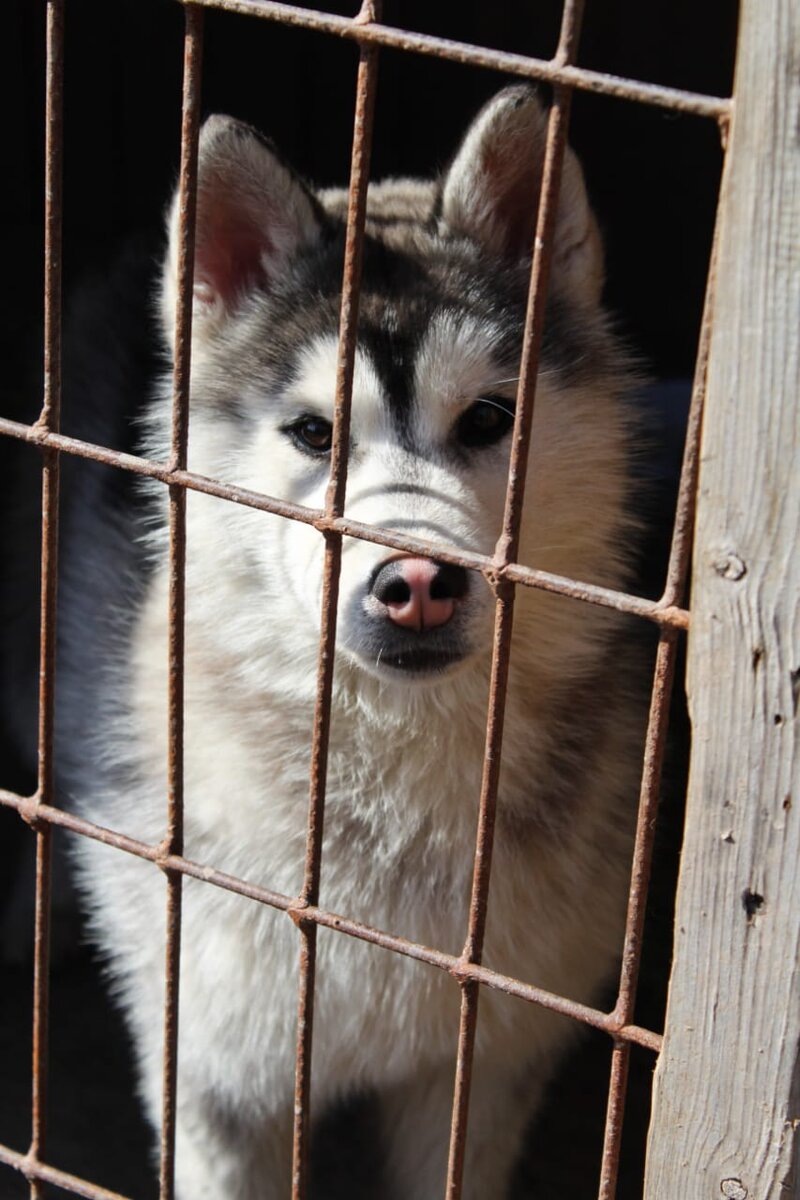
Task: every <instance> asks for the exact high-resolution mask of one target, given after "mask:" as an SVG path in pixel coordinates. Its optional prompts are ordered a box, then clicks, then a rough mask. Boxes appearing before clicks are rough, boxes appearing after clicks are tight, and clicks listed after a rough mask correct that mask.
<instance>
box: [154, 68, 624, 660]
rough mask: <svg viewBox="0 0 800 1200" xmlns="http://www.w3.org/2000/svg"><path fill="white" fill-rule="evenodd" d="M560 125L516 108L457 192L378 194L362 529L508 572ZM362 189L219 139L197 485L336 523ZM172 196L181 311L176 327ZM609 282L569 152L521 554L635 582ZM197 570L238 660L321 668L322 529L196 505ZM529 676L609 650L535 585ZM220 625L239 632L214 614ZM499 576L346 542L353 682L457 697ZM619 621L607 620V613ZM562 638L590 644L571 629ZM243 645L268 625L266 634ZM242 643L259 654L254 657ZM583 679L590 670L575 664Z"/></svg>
mask: <svg viewBox="0 0 800 1200" xmlns="http://www.w3.org/2000/svg"><path fill="white" fill-rule="evenodd" d="M545 134H546V114H545V113H544V111H543V109H542V108H541V106H540V104H539V101H538V100H537V98H536V96H535V94H534V93H533V92H532V91H531V90H530V89H528V88H524V87H514V88H509V89H507V90H505V91H503V92H501V93H500V94H499V95H498V96H496V97H495V98H494V99H493V100H492V101H491V102H490V103H489V104H488V105H487V106H486V107H485V108H484V109H483V111H482V112H481V113H480V114H479V115H478V117H477V118H476V120H475V121H474V122H473V124H472V125H471V127H470V128H469V129H468V131H467V133H466V136H465V137H464V140H463V142H462V143H461V146H460V148H459V149H458V151H457V153H456V155H455V157H454V160H453V162H452V164H451V166H450V167H449V169H448V170H447V171H446V172H445V173H444V175H443V177H442V178H441V180H439V181H438V182H437V183H421V182H419V181H413V180H402V179H401V180H389V181H387V182H385V183H383V184H379V185H373V187H372V188H371V191H370V201H369V209H368V220H367V237H366V241H365V245H364V262H363V273H362V283H361V298H360V305H359V319H358V345H357V351H356V356H355V368H354V376H353V384H352V416H351V428H350V446H349V466H348V482H347V502H346V513H345V515H346V517H347V518H350V519H352V520H353V521H358V522H365V523H369V524H372V525H378V526H381V527H383V528H388V529H389V530H393V531H396V532H400V533H403V534H408V535H411V536H413V537H415V538H419V539H424V540H425V541H427V542H432V543H437V544H446V545H448V546H451V547H454V548H455V549H456V550H463V551H467V552H478V553H480V554H485V555H491V554H492V553H493V552H494V549H495V545H496V542H497V538H498V536H499V533H500V529H501V523H502V514H503V503H504V496H505V489H506V476H507V471H508V463H509V454H510V446H511V438H512V429H513V424H514V406H515V398H516V390H517V379H518V376H519V370H520V365H519V364H520V354H521V348H522V329H523V322H524V314H525V305H526V297H527V288H528V276H529V270H530V257H531V250H532V243H533V235H534V228H535V221H536V211H537V203H538V196H539V191H540V187H541V176H542V170H543V163H544V146H545ZM344 211H345V197H344V194H343V193H342V192H338V191H324V192H319V193H314V192H312V191H311V190H310V189H309V188H307V187H306V186H305V184H304V183H303V182H302V181H301V180H300V179H299V178H298V177H297V176H296V175H295V174H294V172H293V171H292V170H291V169H290V168H289V167H288V166H287V165H286V164H285V163H284V162H283V160H282V159H281V158H280V157H279V155H278V154H277V153H276V151H275V150H274V148H273V147H272V146H271V145H270V144H269V143H268V142H265V141H264V140H263V139H262V138H261V137H260V136H259V135H258V134H256V133H255V132H254V131H253V130H251V129H250V128H248V127H246V126H244V125H242V124H240V123H238V122H236V121H233V120H231V119H229V118H226V117H212V118H211V119H210V120H209V121H208V122H206V124H205V125H204V127H203V130H202V134H201V140H200V159H199V193H198V214H197V236H196V255H195V274H194V307H193V367H192V408H191V423H190V429H191V432H190V467H192V468H193V469H194V470H196V471H200V472H202V473H206V474H210V475H218V476H220V477H221V478H223V479H226V480H230V481H232V482H235V483H238V484H242V485H244V486H246V487H249V488H252V489H255V490H257V491H260V492H265V493H267V494H269V495H272V496H275V497H279V498H281V499H284V500H290V501H293V502H295V503H299V504H303V505H307V506H309V507H311V508H323V507H324V505H325V495H326V488H327V484H328V476H329V463H330V451H331V443H332V422H333V406H334V397H335V393H336V381H337V340H338V329H339V310H340V300H341V281H342V271H343V252H344V219H343V218H344ZM176 225H177V200H176V202H175V204H174V205H173V209H172V214H171V218H170V229H171V236H170V248H169V252H168V257H167V263H166V267H165V271H164V283H163V291H162V313H163V319H164V324H165V329H166V332H167V336H168V337H170V336H171V333H172V329H173V326H174V313H175V304H176V297H175V274H176ZM602 276H603V265H602V250H601V244H600V239H599V236H598V232H597V226H596V222H595V220H594V217H593V215H592V213H591V210H590V208H589V205H588V202H587V198H586V192H585V188H584V184H583V177H582V173H581V169H580V166H579V164H578V161H577V159H576V158H575V156H574V154H573V153H572V151H568V152H567V157H566V160H565V163H564V173H563V179H562V185H561V192H560V201H559V205H558V213H557V220H556V229H555V240H554V246H553V259H552V269H551V286H550V299H549V303H548V319H547V325H546V331H545V343H544V354H543V359H542V364H541V366H540V371H539V380H538V386H537V399H536V416H535V421H534V429H533V449H532V454H531V457H530V472H529V479H528V484H527V501H526V514H527V515H526V520H525V523H524V529H523V541H522V549H521V554H520V557H521V561H523V562H525V563H528V564H530V565H533V566H536V567H540V568H542V569H545V570H549V571H553V572H556V573H559V574H567V575H572V576H575V577H577V578H579V579H587V580H591V581H593V582H599V583H603V584H607V585H611V586H614V585H616V584H619V582H620V580H621V571H622V558H623V554H622V551H621V548H620V542H621V540H622V541H624V530H625V527H626V518H625V516H624V511H623V509H624V500H625V478H626V470H627V464H626V437H627V434H626V420H625V415H624V410H623V408H622V406H621V405H620V402H619V392H620V390H621V387H622V386H623V384H624V378H623V377H624V370H623V369H622V368H621V367H620V359H619V354H618V351H617V349H616V348H615V346H614V343H613V339H612V338H611V337H610V335H609V333H608V331H607V328H606V322H605V319H604V317H603V315H602V311H601V309H600V290H601V287H602ZM195 510H196V511H197V512H198V513H199V512H200V511H201V510H202V512H203V520H202V522H201V521H199V520H198V521H196V522H195V523H194V524H193V526H192V530H191V532H190V543H189V553H190V562H191V558H192V555H193V554H194V555H195V556H196V558H197V561H198V563H199V566H198V567H197V569H196V575H195V578H201V577H202V572H203V571H205V577H206V578H207V579H208V580H209V582H210V580H211V577H212V575H213V577H214V579H215V580H216V581H219V580H220V579H225V580H227V581H228V584H229V588H228V599H227V600H226V602H225V603H226V605H230V604H233V605H234V606H236V612H235V615H234V616H233V621H234V624H235V625H236V627H237V628H238V629H239V631H240V633H241V639H242V647H243V653H244V654H245V655H247V654H250V655H254V656H256V657H258V655H259V646H263V645H266V644H269V645H270V647H271V650H270V653H271V655H272V659H273V661H274V660H275V658H276V656H279V654H280V648H283V649H284V650H285V651H286V653H287V655H288V656H289V658H290V659H291V661H292V662H294V663H295V664H296V668H297V672H298V674H299V675H308V670H307V668H308V667H310V664H311V662H312V661H313V655H314V653H315V651H316V639H317V634H318V629H319V606H320V595H321V581H322V563H323V557H324V543H323V538H322V536H321V535H320V534H319V533H318V532H317V530H315V529H314V528H313V527H312V526H309V525H306V524H303V523H300V522H296V521H287V520H283V519H280V518H275V517H271V516H265V515H264V514H263V513H259V512H254V511H251V510H247V509H243V508H240V507H235V506H233V505H228V504H223V503H222V502H215V501H209V500H207V499H205V498H202V497H200V498H198V497H192V498H191V502H190V520H191V519H192V513H193V511H195ZM521 593H522V594H521V595H520V596H519V598H518V602H517V622H516V624H517V640H518V641H519V642H520V643H521V644H522V647H523V648H522V650H521V653H522V657H523V660H525V661H527V662H528V664H529V665H538V666H540V667H541V666H545V667H548V666H552V667H553V669H554V670H560V669H561V668H562V666H563V660H564V657H565V655H569V656H571V657H572V658H573V659H577V660H580V659H581V644H582V643H585V646H586V647H587V651H586V652H587V653H589V655H590V657H591V651H590V650H589V649H588V647H590V646H591V643H592V639H593V636H594V635H593V633H592V631H591V629H589V628H588V627H589V626H590V625H591V622H587V623H586V625H587V632H586V633H583V632H578V630H577V628H576V627H577V625H578V624H579V622H576V621H575V620H574V615H575V614H574V613H572V612H571V611H570V602H568V601H563V600H560V599H558V598H554V597H548V596H545V595H543V594H541V593H535V592H533V591H532V590H531V589H527V588H523V589H521ZM215 603H216V604H217V616H219V602H218V601H217V602H215ZM492 610H493V604H492V594H491V591H490V588H489V586H488V584H487V583H486V582H485V580H484V579H483V577H482V576H481V575H480V574H478V573H475V572H473V571H468V570H466V569H465V568H463V567H461V566H456V565H452V564H449V563H446V562H439V561H436V560H435V559H429V558H427V557H425V556H424V555H422V554H416V553H411V554H409V553H398V552H397V551H395V550H393V549H390V548H386V547H382V546H379V545H374V544H371V543H369V542H368V541H365V540H360V539H354V538H345V542H344V548H343V555H342V568H341V589H340V616H339V625H338V635H337V636H338V641H337V645H338V648H339V650H340V651H341V653H342V656H343V660H344V663H345V664H346V666H347V669H351V670H352V669H354V670H355V671H356V672H357V673H359V674H361V673H362V672H366V673H367V675H371V676H373V677H377V678H378V679H379V680H384V681H386V680H391V681H397V680H401V681H403V682H405V683H413V684H419V683H420V682H423V681H425V682H428V683H431V682H432V683H436V682H437V681H439V680H441V679H442V678H443V677H446V676H448V675H449V674H451V673H452V672H453V671H454V670H456V669H458V668H459V667H460V666H461V665H463V664H466V663H477V662H481V663H484V664H485V662H486V661H487V659H488V651H489V646H490V642H491V627H492ZM598 619H600V620H601V619H602V617H598ZM567 627H571V628H570V629H569V630H568V628H567ZM245 630H247V633H245ZM245 647H246V649H245ZM576 669H577V668H576Z"/></svg>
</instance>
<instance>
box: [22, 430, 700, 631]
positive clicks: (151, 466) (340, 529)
mask: <svg viewBox="0 0 800 1200" xmlns="http://www.w3.org/2000/svg"><path fill="white" fill-rule="evenodd" d="M0 434H5V435H7V436H8V437H13V438H19V439H20V440H21V441H25V442H31V443H33V444H34V445H46V446H53V447H57V448H58V449H59V450H61V451H63V452H65V453H67V454H74V455H76V456H77V457H80V458H87V459H90V460H91V461H93V462H101V463H105V464H107V465H108V466H110V467H116V468H117V469H119V470H122V471H131V472H132V473H133V474H136V475H143V476H146V477H147V478H149V479H158V480H160V481H161V482H162V483H166V484H177V485H179V486H180V487H185V488H189V490H190V491H196V492H203V493H204V494H205V495H207V496H216V497H218V498H219V499H222V500H230V501H232V502H233V503H234V504H242V505H245V506H246V507H247V508H254V509H257V510H259V511H260V512H268V513H274V514H276V515H277V516H280V517H285V518H286V519H287V520H290V521H302V522H303V523H304V524H306V525H313V526H314V528H315V529H319V530H320V532H326V531H332V532H337V533H343V534H345V535H346V536H347V537H353V538H359V539H360V540H362V541H367V542H375V543H376V544H377V545H381V546H388V547H390V549H392V550H401V551H405V552H406V553H407V554H420V555H427V556H428V557H429V558H436V559H438V560H439V561H441V562H446V563H454V564H456V565H458V566H462V567H466V568H467V570H470V571H480V572H481V573H482V574H483V575H484V576H485V577H486V578H487V579H488V581H489V582H490V583H493V582H494V581H495V580H496V579H497V577H498V572H499V573H500V574H502V575H503V576H505V578H507V579H509V580H510V581H511V582H512V583H520V584H522V585H523V586H524V587H535V588H540V589H541V590H543V591H546V592H554V593H556V594H558V595H561V596H568V597H570V598H571V599H573V600H583V601H585V602H586V603H587V604H599V605H600V606H601V607H603V608H613V609H615V610H616V611H617V612H624V613H629V614H630V615H631V616H635V617H643V618H644V619H645V620H647V621H653V622H654V623H655V624H656V625H659V626H666V627H674V628H676V629H688V628H689V613H688V612H687V610H686V609H683V608H680V607H678V606H677V605H675V604H668V605H665V604H664V603H663V602H662V601H661V600H647V599H645V598H644V597H643V596H632V595H628V594H627V593H625V592H617V591H614V590H613V589H612V588H605V587H600V586H598V585H597V584H594V583H585V582H581V581H579V580H575V579H569V578H567V577H566V576H565V575H554V574H552V573H551V572H550V571H540V570H537V569H536V568H534V567H529V566H526V565H525V564H524V563H509V564H508V565H507V566H504V567H502V569H500V568H498V566H497V563H496V561H495V559H494V558H493V557H489V556H487V555H484V554H475V553H473V552H470V551H468V550H454V549H453V547H452V546H448V545H447V544H446V543H439V542H431V541H429V540H428V539H426V538H419V537H410V536H408V535H407V534H403V533H398V532H397V531H395V530H390V529H382V528H381V527H380V526H379V525H368V524H366V523H365V522H363V521H354V520H352V519H351V518H349V517H337V518H331V517H328V516H326V514H325V513H324V512H323V510H322V509H319V508H307V507H306V506H304V505H302V504H292V503H290V502H289V501H288V500H278V499H276V498H275V497H274V496H267V495H265V494H264V493H263V492H254V491H251V490H250V489H248V488H243V487H237V486H236V485H235V484H230V483H223V482H222V481H221V480H219V479H211V478H209V477H208V476H207V475H198V474H197V473H196V472H194V471H171V470H170V468H169V465H168V464H167V463H163V462H156V461H154V460H152V459H149V458H140V457H138V456H137V455H135V454H124V453H122V452H121V451H119V450H111V449H109V448H108V447H107V446H97V445H95V444H94V443H93V442H85V441H81V439H80V438H71V437H67V436H65V435H64V434H48V433H43V432H42V431H41V430H40V429H37V427H36V426H35V425H24V424H21V423H20V422H18V421H10V420H8V419H7V418H6V417H0Z"/></svg>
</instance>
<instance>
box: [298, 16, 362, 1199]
mask: <svg viewBox="0 0 800 1200" xmlns="http://www.w3.org/2000/svg"><path fill="white" fill-rule="evenodd" d="M379 3H380V0H363V3H362V7H361V12H360V14H359V16H358V18H357V20H358V21H359V22H360V23H361V24H362V25H366V24H367V23H368V22H370V21H374V20H375V19H376V16H377V15H378V6H379ZM377 70H378V57H377V50H376V49H375V48H373V47H371V46H362V47H361V51H360V58H359V64H358V77H357V83H356V105H355V116H354V121H353V149H352V158H351V163H350V187H349V194H348V209H347V232H346V236H345V252H344V272H343V278H342V302H341V310H340V317H339V350H338V358H337V365H336V398H335V407H334V417H333V445H332V447H331V466H330V480H329V484H328V489H327V495H326V497H325V515H326V517H327V518H328V520H329V521H335V520H337V519H339V518H341V517H342V515H343V513H344V500H345V491H346V487H347V447H348V445H349V443H350V402H351V397H352V390H353V373H354V369H355V356H356V338H357V335H358V306H359V295H360V282H361V260H362V253H363V244H364V226H365V222H366V215H367V187H368V185H369V162H370V152H371V149H372V131H373V124H374V115H375V89H376V84H377ZM324 537H325V560H324V567H323V581H322V616H321V622H322V628H321V634H320V642H319V655H318V660H317V698H316V704H315V708H314V729H313V734H312V740H311V777H310V795H309V806H308V829H307V835H306V861H305V871H304V878H303V890H302V893H301V896H300V899H299V903H298V905H297V910H296V911H297V914H298V915H297V924H298V928H299V931H300V984H299V989H298V1013H297V1048H296V1055H295V1103H294V1139H293V1150H292V1200H305V1196H306V1194H307V1191H308V1156H309V1131H310V1109H311V1047H312V1035H313V1019H314V981H315V977H316V960H317V923H316V922H314V921H307V920H304V919H303V910H304V909H305V908H307V907H308V906H309V905H316V904H317V902H318V900H319V882H320V871H321V866H322V834H323V827H324V820H325V789H326V784H327V773H328V743H329V740H330V722H331V691H332V688H333V670H334V656H335V650H336V616H337V609H338V599H339V573H340V568H341V562H342V534H341V533H340V532H339V531H338V530H335V529H329V530H326V531H325V533H324Z"/></svg>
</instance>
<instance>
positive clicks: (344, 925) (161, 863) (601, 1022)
mask: <svg viewBox="0 0 800 1200" xmlns="http://www.w3.org/2000/svg"><path fill="white" fill-rule="evenodd" d="M0 805H3V806H4V807H6V808H13V809H15V810H16V811H17V812H18V813H19V814H20V816H21V817H23V819H24V820H26V821H31V820H34V819H36V820H40V821H48V822H50V823H51V824H53V825H57V826H59V827H60V828H62V829H67V830H69V831H70V832H71V833H77V834H80V835H82V836H84V837H90V838H93V839H94V840H95V841H97V842H102V843H103V844H104V845H106V846H112V847H114V848H115V849H117V850H122V851H124V852H125V853H128V854H133V855H134V856H135V857H137V858H142V859H145V860H147V861H148V862H152V863H154V864H155V865H156V866H157V867H159V868H160V869H161V870H162V871H167V872H169V871H180V872H181V873H182V874H184V875H189V876H191V878H193V879H199V880H202V881H203V882H204V883H210V884H212V885H213V886H215V887H221V888H224V889H225V890H226V891H229V892H234V893H236V895H239V896H245V897H247V898H248V899H250V900H256V901H258V903H260V904H266V905H268V906H269V907H270V908H276V909H279V910H281V911H282V912H287V913H289V915H290V916H291V917H292V919H293V920H295V921H300V920H302V921H314V922H316V924H318V925H324V926H325V927H326V928H327V929H335V930H337V931H338V932H339V933H346V934H348V936H350V937H356V938H359V939H360V940H361V941H365V942H371V943H372V944H373V945H375V946H380V947H381V948H382V949H384V950H395V951H397V953H399V954H403V955H405V956H406V958H413V959H416V960H417V961H419V962H425V963H428V964H429V965H430V966H434V967H439V968H440V969H441V970H444V971H447V972H448V973H449V974H451V975H452V976H453V978H454V979H456V980H457V981H458V982H459V983H464V982H467V981H468V980H476V981H477V982H478V983H482V984H485V985H486V986H487V987H490V988H493V989H494V990H495V991H500V992H505V993H506V994H507V995H509V996H516V997H518V998H519V999H520V1000H528V1001H530V1002H531V1003H533V1004H538V1005H540V1006H541V1007H542V1008H548V1009H550V1010H552V1011H553V1012H557V1013H561V1014H562V1015H563V1016H566V1017H572V1018H574V1020H576V1021H580V1022H581V1023H582V1024H585V1025H591V1026H592V1027H593V1028H594V1029H600V1030H603V1031H604V1032H605V1033H608V1034H610V1035H611V1036H612V1037H614V1038H618V1039H620V1040H621V1041H625V1042H635V1043H636V1045H637V1046H643V1047H644V1048H645V1049H646V1050H652V1051H654V1052H655V1053H658V1052H659V1051H660V1049H661V1043H662V1037H661V1034H658V1033H654V1032H652V1031H651V1030H649V1029H643V1028H642V1027H641V1026H639V1025H632V1024H631V1025H620V1024H619V1022H618V1020H617V1018H616V1017H615V1016H614V1013H613V1012H611V1013H605V1012H602V1011H601V1010H600V1009H596V1008H591V1007H590V1006H589V1005H586V1004H580V1003H579V1002H578V1001H576V1000H569V999H567V998H566V997H564V996H558V995H556V994H555V993H553V992H548V991H545V990H544V989H543V988H537V987H535V986H534V985H533V984H530V983H525V982H523V981H522V980H520V979H515V978H513V977H512V976H510V975H503V974H501V973H500V972H499V971H493V970H492V969H491V968H490V967H483V966H477V965H475V964H471V963H468V962H466V961H465V960H464V959H463V958H459V957H457V956H456V955H454V954H447V953H445V951H443V950H436V949H433V948H432V947H430V946H425V945H422V944H421V943H420V942H412V941H409V939H408V938H404V937H400V936H398V935H397V934H393V933H387V932H385V931H384V930H381V929H375V928H374V927H373V926H372V925H365V924H364V923H363V922H361V921H355V920H351V919H350V918H349V917H345V916H342V915H341V914H340V913H334V912H330V911H328V910H327V909H324V908H319V907H318V906H317V905H311V904H309V905H305V904H303V902H302V899H298V898H297V897H293V896H286V895H284V894H283V893H282V892H275V891H272V890H271V889H270V888H266V887H262V886H261V885H260V884H257V883H249V882H248V881H247V880H245V879H239V878H238V877H237V876H235V875H228V874H227V873H226V872H224V871H218V870H217V869H216V867H207V866H204V865H203V864H202V863H197V862H194V861H193V860H192V859H190V858H185V857H183V856H182V855H177V854H165V853H164V848H163V845H156V846H154V845H150V843H149V842H142V841H139V840H138V839H137V838H132V837H129V836H128V835H127V834H124V833H117V832H115V831H114V830H112V829H106V828H105V827H104V826H102V825H96V824H94V822H92V821H87V820H85V819H84V818H83V817H79V816H76V815H75V814H74V813H70V812H67V811H66V810H64V809H61V808H54V807H53V806H52V805H47V804H38V803H37V800H36V797H35V796H19V795H17V794H16V793H15V792H10V791H7V790H6V789H4V788H0Z"/></svg>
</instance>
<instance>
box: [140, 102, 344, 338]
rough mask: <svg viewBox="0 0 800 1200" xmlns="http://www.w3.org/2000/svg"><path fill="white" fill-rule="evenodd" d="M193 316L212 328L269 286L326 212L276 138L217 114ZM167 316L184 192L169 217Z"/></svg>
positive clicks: (201, 166)
mask: <svg viewBox="0 0 800 1200" xmlns="http://www.w3.org/2000/svg"><path fill="white" fill-rule="evenodd" d="M197 170H198V185H197V224H196V234H195V260H194V309H193V321H194V323H195V325H196V326H197V327H198V329H199V330H201V331H202V332H204V333H205V334H206V335H207V334H209V333H212V332H213V331H214V330H215V329H216V328H218V327H220V326H221V325H222V324H224V322H225V321H226V319H227V318H228V317H229V316H231V314H233V313H234V312H235V311H236V310H237V308H239V307H240V306H241V304H242V302H243V301H244V300H245V299H246V298H247V297H248V296H249V295H251V294H252V293H253V292H255V291H257V290H268V289H269V288H270V286H271V285H272V284H273V283H274V282H275V281H276V280H277V279H278V278H279V277H280V275H281V272H282V271H283V270H285V269H286V266H287V264H288V262H289V260H290V259H291V257H292V255H293V254H294V253H295V252H296V251H297V250H299V249H300V248H301V247H303V246H307V245H310V244H311V243H312V242H314V241H315V240H316V239H317V238H318V237H319V236H320V233H321V231H322V224H323V220H324V218H323V215H322V211H321V209H320V207H319V205H318V204H317V202H316V200H315V199H314V197H313V196H312V195H311V193H310V192H309V191H308V189H307V188H306V187H305V185H304V184H303V183H302V182H301V180H300V179H299V178H298V177H297V176H296V175H295V174H294V172H293V171H292V170H291V169H290V168H289V167H287V166H286V164H285V163H284V162H283V161H282V160H281V159H280V158H279V157H278V155H277V153H276V152H275V150H274V149H273V147H272V146H271V144H270V143H269V142H268V141H266V139H264V138H262V137H261V136H260V134H258V133H257V132H256V131H255V130H254V129H251V128H250V127H249V126H248V125H244V124H242V123H241V122H240V121H235V120H234V119H233V118H232V117H224V116H213V117H209V119H208V120H207V121H206V122H205V124H204V125H203V128H202V129H201V131H200V145H199V151H198V168H197ZM168 235H169V244H168V250H167V257H166V262H165V265H164V274H163V287H162V296H161V305H162V315H163V319H164V323H165V325H166V329H167V334H168V336H170V335H171V333H172V330H173V327H174V321H175V305H176V300H177V295H176V275H177V240H178V238H177V235H178V196H177V194H176V195H175V197H174V199H173V202H172V206H171V209H170V214H169V219H168Z"/></svg>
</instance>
